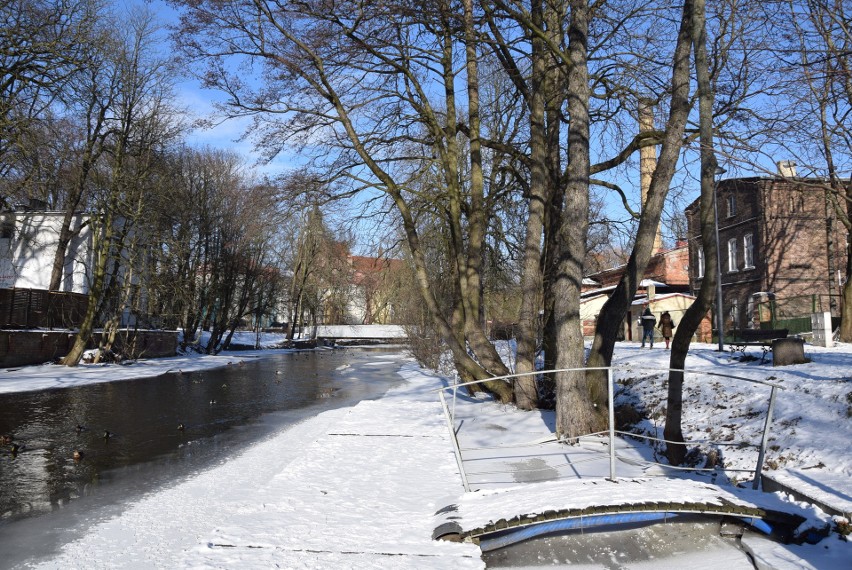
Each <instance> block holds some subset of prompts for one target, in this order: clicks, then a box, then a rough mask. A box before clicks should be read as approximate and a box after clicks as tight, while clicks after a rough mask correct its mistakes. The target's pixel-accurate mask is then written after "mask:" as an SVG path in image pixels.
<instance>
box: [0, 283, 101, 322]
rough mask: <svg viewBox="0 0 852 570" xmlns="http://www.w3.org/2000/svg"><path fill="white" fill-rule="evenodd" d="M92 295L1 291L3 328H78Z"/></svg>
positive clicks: (16, 290)
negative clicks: (89, 296)
mask: <svg viewBox="0 0 852 570" xmlns="http://www.w3.org/2000/svg"><path fill="white" fill-rule="evenodd" d="M88 299H89V298H88V296H87V295H83V294H80V293H62V292H55V291H45V290H43V289H0V328H5V329H11V328H20V329H32V328H49V329H53V328H61V329H67V328H75V327H78V326H79V325H80V323H81V322H82V320H83V316H84V315H85V313H86V306H87V304H88V302H89V301H88Z"/></svg>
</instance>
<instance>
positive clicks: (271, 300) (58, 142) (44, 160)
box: [0, 0, 297, 365]
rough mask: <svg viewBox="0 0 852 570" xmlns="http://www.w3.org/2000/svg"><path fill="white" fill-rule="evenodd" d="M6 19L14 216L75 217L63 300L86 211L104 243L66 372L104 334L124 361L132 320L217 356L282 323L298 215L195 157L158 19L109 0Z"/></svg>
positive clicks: (204, 153)
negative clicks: (41, 211)
mask: <svg viewBox="0 0 852 570" xmlns="http://www.w3.org/2000/svg"><path fill="white" fill-rule="evenodd" d="M0 12H2V16H3V22H4V23H3V28H2V33H1V34H0V73H2V83H0V87H2V91H0V202H2V204H0V206H2V208H3V209H11V208H14V207H15V206H16V204H26V203H28V201H32V200H33V199H35V200H37V201H38V202H39V203H41V204H44V205H46V206H47V208H48V209H50V210H53V211H58V212H64V220H63V222H62V225H61V228H60V230H59V235H58V247H57V251H56V254H55V256H54V259H53V264H52V267H53V269H52V275H51V279H50V285H49V288H50V290H52V291H60V290H64V288H65V285H66V284H65V283H64V282H63V281H64V280H65V279H66V278H67V277H66V275H65V271H66V269H67V265H68V258H69V256H72V255H74V253H75V252H74V249H73V246H72V244H73V243H76V241H79V240H78V239H77V238H78V236H79V233H80V231H81V230H82V228H81V227H79V225H75V224H74V220H75V213H79V212H84V213H86V214H88V215H87V216H86V219H87V220H88V222H86V224H85V226H88V229H89V230H90V233H91V235H92V236H93V238H92V245H91V252H90V257H91V261H90V267H88V268H87V273H88V275H89V279H90V282H89V283H88V292H89V303H88V307H87V311H86V313H85V317H84V319H83V322H82V323H81V325H80V331H79V334H78V335H77V340H76V342H75V344H74V346H73V348H72V349H71V351H70V353H69V354H68V355H67V356H66V357H65V363H66V364H68V365H75V364H77V363H78V362H79V361H80V359H81V357H82V355H83V352H84V350H85V349H86V348H87V345H88V344H89V342H90V340H91V337H92V333H93V332H94V330H95V328H102V329H103V333H104V334H103V335H102V336H101V339H102V340H101V348H102V349H103V351H102V352H106V351H109V350H110V348H111V347H112V345H113V343H115V342H116V337H117V334H118V331H119V327H120V325H121V324H122V321H123V320H124V321H127V320H128V316H130V317H131V319H130V320H131V322H135V323H136V324H137V325H139V324H141V325H143V326H151V325H153V326H166V327H169V328H182V329H183V330H184V331H186V334H185V336H184V343H185V344H186V345H196V346H199V349H201V350H205V351H207V352H214V351H218V350H220V349H221V347H222V346H224V345H227V343H228V342H229V341H230V337H231V335H232V334H233V331H234V328H235V327H236V325H237V324H238V323H239V322H241V320H243V319H246V318H252V319H253V320H254V321H255V322H260V320H261V318H262V317H265V316H266V315H269V314H271V313H273V312H274V311H275V309H277V307H278V305H279V304H280V302H281V299H282V298H283V297H284V295H283V291H285V289H286V280H285V276H286V274H287V263H289V257H288V256H289V255H290V249H289V248H288V247H287V242H286V241H285V240H283V239H282V233H281V232H280V231H278V230H279V228H280V227H282V226H286V225H287V224H288V220H290V219H291V218H292V216H294V215H297V213H295V212H290V211H288V210H286V209H285V208H282V205H281V204H280V203H279V201H278V196H279V192H278V191H277V190H276V189H275V188H274V187H273V186H272V185H271V184H270V183H269V182H268V181H264V180H258V179H256V178H255V177H253V176H251V175H250V173H249V170H248V169H247V167H246V166H245V164H244V163H243V160H242V159H241V158H240V157H238V156H237V155H235V154H233V153H230V152H225V151H217V150H214V149H209V148H202V149H193V148H190V147H187V146H186V145H185V144H184V143H183V139H184V138H185V136H186V135H187V132H188V127H189V125H187V124H186V123H185V121H184V120H183V119H182V117H183V116H185V111H184V110H182V109H178V108H176V106H175V100H176V98H175V94H174V90H173V87H172V86H173V84H174V81H175V79H176V77H177V75H176V73H175V70H174V68H173V66H171V63H172V62H171V61H170V60H169V58H167V57H166V55H165V54H164V53H163V51H162V42H161V40H160V39H158V34H159V30H158V26H157V24H156V22H155V21H154V18H153V15H152V14H151V13H150V12H146V11H131V12H129V13H121V14H113V13H110V12H109V11H108V10H107V7H106V6H105V5H104V4H103V3H102V2H99V1H98V0H14V1H7V0H3V2H2V4H0ZM85 226H84V227H85ZM80 261H83V260H80ZM202 329H204V330H207V331H209V332H210V336H209V340H208V341H206V344H204V345H203V346H202V345H200V339H199V338H198V333H199V332H200V330H202Z"/></svg>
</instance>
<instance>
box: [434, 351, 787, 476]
mask: <svg viewBox="0 0 852 570" xmlns="http://www.w3.org/2000/svg"><path fill="white" fill-rule="evenodd" d="M589 370H602V371H606V373H607V394H608V405H607V407H608V411H609V419H608V423H609V429H608V432H609V435H608V439H609V456H610V457H609V463H610V479H612V480H615V458H616V456H615V436H616V433H617V432H616V430H615V404H614V397H615V381H614V375H613V372H615V371H617V370H632V369H631V368H627V367H624V366H599V367H578V368H559V369H553V370H537V371H531V372H520V373H514V374H507V375H504V376H494V377H491V378H483V379H480V380H472V381H470V382H461V383H457V384H449V385H447V386H442V387H441V388H437V389H436V390H435V392H437V393H438V397H439V398H440V400H441V406H442V407H443V410H444V414H445V417H446V420H447V427H448V428H449V431H450V436H451V440H452V443H453V449H454V452H455V455H456V462H457V464H458V467H459V472H460V474H461V477H462V483H463V485H464V488H465V490H466V491H470V485H469V483H468V480H467V474H466V472H465V468H464V460H463V458H462V453H461V447H460V445H459V441H458V433H457V432H456V429H455V400H456V394H457V393H458V389H459V388H463V387H465V386H473V385H476V384H483V383H485V382H490V381H494V380H508V379H510V378H518V377H522V376H533V375H539V374H549V373H557V372H578V371H589ZM642 372H643V373H645V374H649V375H652V374H653V373H655V372H656V373H659V372H682V373H683V374H684V376H685V375H686V374H701V375H704V376H715V377H720V378H728V379H733V380H739V381H745V382H750V383H753V384H758V385H763V386H767V387H769V388H770V396H769V407H768V410H767V412H766V422H765V424H764V427H763V435H762V437H761V443H760V447H759V452H758V457H757V465H756V466H755V469H754V480H753V484H752V487H753V488H754V489H757V488H758V487H759V485H760V477H761V473H762V471H763V462H764V458H765V455H766V447H767V445H768V442H769V426H770V425H771V423H772V414H773V410H774V407H775V395H776V390H778V389H781V390H784V389H785V388H784V386H781V385H780V384H776V383H774V382H768V381H765V380H756V379H754V378H747V377H744V376H737V375H733V374H724V373H720V372H712V371H707V370H697V369H689V368H683V369H679V368H644V369H643V370H642ZM654 375H655V374H654ZM447 390H452V394H453V406H452V411H451V410H450V407H449V406H448V405H447V401H446V398H445V396H444V393H445V392H446V391H447ZM586 435H588V434H586ZM581 437H582V436H581ZM643 437H644V438H645V439H648V440H652V441H663V442H665V440H664V439H661V438H658V437H652V436H643ZM669 443H670V442H669ZM677 443H680V442H677ZM683 443H690V442H683ZM668 467H677V466H668Z"/></svg>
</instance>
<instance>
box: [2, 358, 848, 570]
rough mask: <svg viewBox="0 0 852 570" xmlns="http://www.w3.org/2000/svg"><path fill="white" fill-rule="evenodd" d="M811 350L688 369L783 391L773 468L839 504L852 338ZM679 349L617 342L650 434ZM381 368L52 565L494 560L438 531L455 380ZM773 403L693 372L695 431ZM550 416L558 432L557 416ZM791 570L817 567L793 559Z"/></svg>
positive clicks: (158, 364)
mask: <svg viewBox="0 0 852 570" xmlns="http://www.w3.org/2000/svg"><path fill="white" fill-rule="evenodd" d="M261 354H262V353H255V352H239V353H229V354H226V355H223V356H218V357H207V356H204V357H198V356H192V357H177V358H175V359H163V360H161V361H144V362H142V361H140V362H138V363H135V364H133V365H131V366H121V365H106V366H103V365H101V366H93V365H84V366H81V367H79V368H78V369H73V370H69V369H67V368H64V367H58V366H40V367H29V368H26V369H18V370H5V371H0V391H15V390H18V391H20V390H31V389H44V388H47V387H61V386H68V385H77V384H81V383H86V382H103V381H109V380H115V379H123V378H128V377H129V374H133V375H138V376H150V375H156V374H161V373H163V372H166V371H168V370H170V369H171V370H174V369H182V370H190V369H194V370H197V369H200V368H201V367H209V366H222V365H228V363H230V364H231V365H238V362H239V361H240V360H241V359H244V358H256V357H258V356H259V355H261ZM806 354H807V356H808V357H809V358H811V359H812V362H811V363H809V364H803V365H797V366H790V367H785V368H773V367H772V366H771V365H760V364H758V363H757V362H754V361H752V362H738V361H735V360H729V355H727V354H719V353H716V352H715V351H714V350H713V347H712V346H710V345H697V346H696V347H694V349H693V351H692V352H691V354H690V356H689V359H688V361H687V368H690V369H698V370H700V371H704V372H705V373H706V372H709V371H715V372H719V371H723V372H724V373H726V374H731V375H737V376H745V377H748V378H753V379H757V380H770V381H772V382H773V383H777V384H779V385H781V386H783V387H784V388H785V390H783V391H781V392H780V393H779V395H778V400H777V403H776V406H777V407H776V417H775V421H776V425H777V429H773V437H774V438H775V439H774V440H773V441H772V442H771V443H772V446H774V447H773V448H771V450H770V453H769V456H768V460H769V462H772V463H771V465H772V466H773V469H772V471H775V472H777V473H782V472H785V470H789V471H792V470H798V472H799V473H805V474H807V476H808V477H809V478H810V479H812V480H815V481H819V480H820V478H821V477H825V478H826V479H828V478H829V476H830V477H831V478H832V481H835V483H833V485H835V488H834V489H832V491H833V493H832V494H833V497H831V499H832V500H837V499H838V497H839V498H840V499H842V498H843V497H846V499H848V498H849V497H850V496H852V490H850V489H849V488H840V489H838V488H836V487H837V486H840V485H843V483H844V482H845V484H846V485H848V484H849V481H850V475H852V457H850V452H849V447H848V445H849V442H850V435H852V422H850V419H849V417H850V411H849V410H850V407H852V401H851V400H850V399H852V396H850V393H852V376H850V374H852V347H849V346H845V345H844V346H839V347H836V348H833V349H819V348H813V347H807V348H806ZM667 359H668V353H667V352H666V351H664V350H657V349H654V350H647V349H645V350H640V349H639V348H638V345H634V344H631V343H620V344H619V345H617V347H616V353H615V364H616V365H620V366H623V367H624V371H623V372H620V373H619V374H618V377H619V378H620V379H621V380H622V382H623V383H624V384H625V388H624V392H623V393H622V398H624V399H625V400H626V399H631V400H633V401H634V402H641V403H642V404H643V405H644V406H645V407H646V409H647V410H649V412H650V416H651V418H652V419H651V420H650V421H649V422H647V425H640V427H642V428H645V429H649V430H650V429H654V428H655V427H657V426H655V425H654V424H655V422H656V423H657V424H659V426H661V425H662V424H661V422H660V421H659V420H658V419H655V418H658V417H659V405H660V404H659V400H660V394H663V397H664V391H660V390H659V389H657V388H654V389H652V386H655V385H661V379H660V378H661V377H656V376H655V375H656V374H657V372H656V369H662V368H665V367H666V366H667V364H668V360H667ZM376 366H392V367H397V368H398V367H400V366H402V369H401V374H402V375H403V376H404V378H405V379H406V380H407V384H405V385H404V386H403V387H401V388H398V389H395V390H393V391H392V392H390V393H389V394H387V395H386V396H385V397H384V398H382V399H381V400H378V401H369V402H362V403H360V404H358V405H357V406H354V407H352V408H347V409H340V410H334V411H330V412H325V413H323V414H320V415H318V416H316V417H315V418H312V419H310V420H308V421H306V422H303V423H301V424H299V425H297V426H295V427H292V428H290V429H288V430H286V431H283V432H281V433H279V434H276V435H275V436H274V437H271V438H269V439H267V440H265V441H263V442H260V443H258V444H256V445H254V446H251V447H250V448H248V449H247V450H246V451H245V452H244V453H242V454H241V455H239V456H234V457H231V458H228V459H227V460H226V461H223V462H222V463H221V464H220V465H218V466H217V467H215V468H213V469H210V470H208V471H205V472H203V473H199V474H198V475H196V476H194V477H192V478H191V479H189V480H187V481H184V482H182V483H179V484H176V485H174V486H172V487H170V488H167V489H163V490H160V491H158V492H155V493H152V494H150V495H148V496H146V497H144V498H142V499H140V500H138V501H136V502H133V503H131V504H129V505H127V506H126V508H124V510H123V511H122V513H121V514H120V515H118V516H116V517H114V518H111V519H109V520H105V521H102V522H100V523H97V524H94V525H93V526H91V527H90V528H88V529H86V531H85V536H83V538H81V539H79V540H76V541H74V542H72V543H70V544H68V545H66V546H65V547H64V548H63V549H62V551H61V552H60V553H59V554H58V555H57V556H56V557H55V558H53V559H51V560H49V561H46V562H42V563H41V564H40V566H39V567H43V568H60V567H61V568H87V569H88V568H117V567H125V568H172V567H216V568H237V567H239V568H247V567H251V568H268V567H275V566H276V565H279V566H280V567H287V568H293V567H300V568H449V567H452V568H481V567H483V563H482V561H481V559H480V558H479V550H478V548H477V547H475V546H473V545H470V544H450V543H445V542H441V541H433V540H431V532H432V530H433V528H434V523H435V520H434V518H433V515H434V513H435V511H436V510H437V509H438V508H440V507H442V506H444V505H446V504H449V503H452V502H454V501H456V500H457V499H458V498H459V497H460V496H461V495H462V487H461V481H460V477H459V475H458V472H457V467H456V465H455V460H454V457H453V454H452V448H451V445H450V441H449V434H448V431H447V429H446V424H445V423H444V418H443V415H442V413H441V408H440V405H439V404H438V400H437V396H436V394H435V389H436V388H438V387H439V386H441V383H442V380H441V379H440V378H439V377H436V376H434V375H432V374H430V373H427V372H423V371H421V370H419V369H418V368H417V366H416V365H415V364H414V363H413V362H411V361H410V360H409V359H408V358H407V357H405V356H404V355H398V356H392V355H391V356H388V355H385V356H377V358H376ZM190 367H193V368H190ZM770 377H773V378H771V379H770ZM628 379H629V382H627V380H628ZM716 383H718V385H716ZM34 386H41V387H34ZM766 404H767V391H766V389H765V387H763V386H756V385H754V384H747V383H742V382H728V381H727V380H724V379H718V378H714V377H710V376H706V375H705V374H697V375H695V377H694V378H693V379H692V380H690V378H689V377H688V378H687V387H686V391H685V415H684V426H685V431H686V433H685V435H686V436H687V438H690V437H694V436H698V435H704V436H706V434H708V433H711V432H712V433H713V434H714V436H721V437H722V438H724V437H726V436H727V435H728V433H729V432H730V433H731V434H735V435H736V437H737V439H741V438H743V437H744V436H748V437H752V436H755V435H756V434H758V433H759V430H760V429H761V428H762V423H761V421H760V420H759V419H756V418H757V417H758V416H759V415H760V412H761V411H762V410H764V409H765V406H766ZM464 405H465V406H468V407H475V408H476V413H477V414H479V416H480V417H481V418H483V420H482V421H480V422H474V423H473V424H472V425H467V426H466V427H465V429H466V430H471V429H477V425H480V426H481V429H484V430H490V429H491V427H493V425H494V422H490V421H489V417H493V418H494V419H497V418H499V419H500V420H501V421H502V422H504V423H505V422H508V423H510V424H511V423H512V422H513V421H515V420H513V419H512V418H510V417H507V416H515V417H516V418H517V421H518V422H523V423H524V425H534V424H535V422H532V423H531V422H530V421H529V420H530V418H531V417H532V415H536V414H537V412H530V413H524V412H518V411H516V410H514V409H512V408H510V407H506V406H499V405H497V404H494V403H493V402H489V401H476V400H472V399H468V401H467V402H466V403H465V404H464ZM654 410H658V411H657V413H655V412H654ZM536 417H540V416H536ZM539 424H540V426H539V428H538V429H541V433H542V434H546V432H547V429H548V426H546V425H545V422H541V421H539ZM708 430H709V431H708ZM726 430H728V431H726ZM491 433H492V432H483V434H484V435H488V436H490V435H491ZM753 457H754V455H753V451H750V452H748V453H747V452H746V450H744V449H743V450H740V449H736V448H734V449H726V450H725V452H724V456H723V460H724V461H725V465H726V466H729V467H730V466H738V465H746V464H747V463H749V462H751V463H752V465H753ZM769 462H768V464H769ZM838 481H839V483H837V482H838ZM543 488H546V485H545V486H544V487H543ZM684 499H685V500H687V499H688V497H684ZM784 552H786V553H793V554H795V556H798V557H802V558H804V559H805V560H807V562H808V563H809V564H810V565H811V567H813V568H826V569H828V568H838V567H842V565H843V564H844V561H847V562H848V560H850V559H852V545H850V544H849V543H847V542H845V541H843V540H841V539H839V538H838V535H836V534H834V535H832V536H830V537H829V538H827V539H825V540H823V542H821V543H820V544H818V545H816V546H798V547H790V548H789V549H786V550H784V551H783V552H781V553H780V554H779V552H778V551H775V552H772V553H770V554H769V555H767V556H768V558H771V559H773V560H778V559H779V556H780V559H783V558H784V557H785V556H787V555H786V554H784ZM795 556H793V555H792V554H791V555H790V558H789V559H790V560H794V558H795ZM796 564H798V566H796ZM657 567H660V568H664V567H677V565H673V566H666V565H665V564H663V565H658V566H657ZM787 567H791V568H792V567H807V566H802V564H801V563H800V562H792V563H790V564H789V565H787Z"/></svg>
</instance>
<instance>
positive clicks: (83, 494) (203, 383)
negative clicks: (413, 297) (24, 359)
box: [0, 348, 401, 567]
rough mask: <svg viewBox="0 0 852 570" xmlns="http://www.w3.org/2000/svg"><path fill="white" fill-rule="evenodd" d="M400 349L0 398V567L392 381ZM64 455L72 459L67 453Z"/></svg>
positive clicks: (314, 355) (296, 355) (325, 353)
mask: <svg viewBox="0 0 852 570" xmlns="http://www.w3.org/2000/svg"><path fill="white" fill-rule="evenodd" d="M399 352H400V351H399V349H387V348H369V349H360V348H347V349H338V350H319V351H302V352H291V353H276V354H271V355H269V356H263V357H261V358H256V359H251V360H248V361H246V362H245V364H239V365H238V364H234V365H231V366H227V367H224V368H217V369H213V370H205V371H201V372H192V373H169V374H164V375H162V376H157V377H154V378H140V379H134V380H128V381H121V382H109V383H102V384H92V385H89V386H82V387H75V388H66V389H59V390H45V391H39V392H24V393H16V394H4V395H0V435H11V436H12V437H13V440H14V442H15V443H16V444H17V445H19V446H20V449H19V451H18V452H17V453H16V454H12V453H11V451H10V446H9V445H4V446H3V451H2V454H0V567H12V566H15V564H16V563H20V562H23V561H26V560H28V559H32V558H33V557H39V556H41V555H43V554H45V553H46V552H48V551H50V550H52V549H53V548H55V547H56V546H58V545H59V544H61V543H63V542H65V541H67V540H70V539H73V538H74V536H68V533H67V532H65V531H64V530H63V529H69V528H76V529H78V530H77V531H76V532H80V530H79V529H80V527H81V524H80V523H81V521H82V522H83V523H84V524H83V525H82V526H85V521H87V520H88V521H92V522H94V521H95V520H96V519H99V518H102V517H103V516H108V515H109V514H110V513H111V512H116V510H117V509H120V508H121V505H122V504H123V503H125V502H127V501H131V500H133V499H134V498H137V497H139V496H141V495H142V494H144V493H146V492H149V491H152V490H154V489H157V488H159V487H161V486H164V485H168V484H172V483H175V482H177V481H180V480H181V479H183V478H185V477H187V476H189V475H190V474H192V473H193V472H197V471H198V470H200V469H204V468H206V467H208V466H210V465H212V464H213V463H215V462H217V461H221V460H222V459H224V458H227V457H228V456H229V455H232V454H234V453H238V452H239V451H240V450H241V449H242V448H243V447H245V446H246V445H248V444H250V443H251V442H253V441H257V440H259V439H262V438H264V437H266V436H268V435H269V434H271V433H274V432H276V431H278V430H280V429H282V428H284V427H286V426H288V425H292V424H294V423H296V422H298V421H300V420H302V419H304V418H307V417H311V416H313V415H316V414H318V413H320V412H322V411H325V410H329V409H334V408H338V407H341V406H349V405H353V404H355V403H357V402H358V401H360V400H364V399H371V398H376V397H379V396H381V394H383V393H384V392H385V391H387V390H388V389H389V388H391V387H392V386H394V385H396V384H398V383H400V381H401V378H400V377H399V376H398V375H397V374H396V370H397V368H396V367H393V366H390V367H389V366H374V364H375V362H376V360H377V359H382V360H385V359H388V358H396V357H399V356H400V355H399ZM75 451H77V452H79V454H81V455H82V457H80V458H77V459H75V453H74V452H75Z"/></svg>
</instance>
